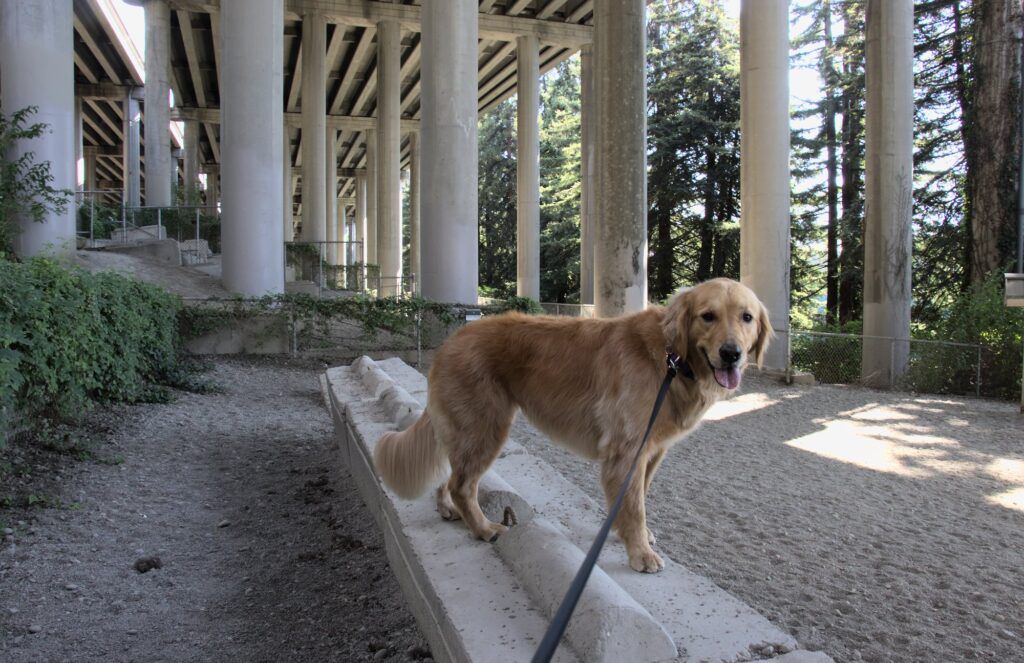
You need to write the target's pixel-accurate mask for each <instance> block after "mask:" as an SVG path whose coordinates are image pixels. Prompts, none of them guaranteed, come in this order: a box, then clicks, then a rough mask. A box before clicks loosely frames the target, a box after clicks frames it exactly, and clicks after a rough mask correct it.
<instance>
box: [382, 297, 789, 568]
mask: <svg viewBox="0 0 1024 663" xmlns="http://www.w3.org/2000/svg"><path fill="white" fill-rule="evenodd" d="M771 335H772V331H771V325H770V323H769V320H768V314H767V311H766V310H765V308H764V306H763V305H762V304H761V302H760V301H758V299H757V297H756V296H755V295H754V293H753V292H751V291H750V290H749V289H748V288H746V287H745V286H743V285H741V284H740V283H738V282H736V281H732V280H729V279H715V280H712V281H708V282H706V283H703V284H701V285H698V286H696V287H694V288H692V289H689V290H687V291H684V292H681V293H679V294H677V295H676V296H675V297H674V298H673V299H672V300H671V301H670V302H669V303H668V305H667V306H665V307H660V306H654V307H650V308H648V309H647V310H645V311H643V312H641V313H636V314H633V315H628V316H624V317H621V318H615V319H608V320H583V319H575V318H559V317H546V316H526V315H521V314H514V313H513V314H506V315H500V316H494V317H488V318H484V319H483V320H480V321H478V322H473V323H470V324H469V325H467V326H466V327H464V328H463V329H461V330H459V331H458V332H457V333H455V334H454V335H453V336H452V337H451V338H450V339H449V340H448V341H447V342H446V343H445V344H444V345H443V346H442V347H441V348H440V349H439V350H438V351H437V353H436V354H435V356H434V361H433V365H432V368H431V370H430V377H429V382H428V385H429V386H428V399H427V408H426V411H425V412H424V413H423V416H421V417H420V419H419V420H418V421H417V422H416V423H415V424H413V426H411V427H410V428H409V429H407V430H405V431H403V432H400V433H388V434H386V435H384V436H383V437H382V438H381V440H380V442H379V443H378V445H377V448H376V452H375V464H376V466H377V470H378V471H379V472H380V474H381V476H382V477H383V479H384V481H385V482H386V483H387V484H388V485H389V486H391V488H392V489H393V490H394V491H395V492H396V493H397V494H399V495H400V496H402V497H406V498H412V497H415V496H417V495H419V494H421V493H422V492H423V491H425V490H426V489H427V488H428V487H429V486H431V485H436V482H438V481H442V480H443V478H444V472H445V470H446V469H447V466H448V465H449V464H450V468H451V475H450V477H449V478H448V480H447V481H446V482H444V483H441V485H440V487H439V488H438V490H437V502H438V509H439V510H440V512H441V515H442V516H443V517H445V518H446V519H454V518H460V517H461V518H462V519H463V520H465V522H466V525H467V526H468V527H469V529H470V530H472V531H473V532H474V533H475V534H476V535H477V536H478V537H480V538H481V539H483V540H485V541H493V540H495V539H496V538H497V537H498V535H499V534H501V532H503V531H504V530H505V527H503V526H502V525H499V524H497V523H492V522H490V521H489V520H487V518H486V517H485V516H484V515H483V513H482V512H481V510H480V506H479V503H478V502H477V484H478V482H479V479H480V477H481V476H482V475H483V473H484V472H486V471H487V468H488V467H490V465H491V463H492V462H494V459H495V458H497V456H498V453H499V451H500V450H501V447H502V445H503V444H504V442H505V438H506V436H507V435H508V431H509V427H510V426H511V425H512V419H513V417H514V416H515V413H516V411H517V410H522V412H523V414H525V415H526V417H527V418H528V419H529V420H530V421H531V422H532V423H533V424H534V425H535V426H536V427H537V428H539V429H540V430H541V431H543V432H544V433H545V434H547V435H548V436H549V437H551V439H552V440H555V441H556V442H559V443H560V444H562V445H564V446H566V447H568V448H570V449H572V450H574V451H576V452H577V453H580V454H582V455H583V456H586V457H588V458H592V459H596V460H599V461H600V463H601V481H602V484H603V487H604V491H605V495H606V496H607V499H608V500H609V502H610V501H611V500H613V499H614V497H615V495H616V494H617V493H618V491H619V488H620V486H621V485H622V482H623V480H624V479H625V477H626V474H627V473H628V472H629V467H630V465H631V463H632V461H633V457H634V455H635V454H636V450H637V448H638V447H639V445H640V441H641V439H642V437H643V434H644V430H645V429H646V427H647V420H648V418H649V417H650V412H651V407H652V406H653V404H654V399H655V395H656V394H657V391H658V387H659V385H660V384H661V381H662V378H663V377H664V373H665V370H666V367H665V356H666V349H671V350H674V351H675V352H676V353H678V354H679V355H680V356H681V357H682V358H683V359H686V360H687V362H688V364H689V366H690V367H691V369H692V371H693V374H694V376H693V379H688V378H686V377H678V378H676V380H675V381H674V382H673V385H672V388H671V390H670V393H669V396H668V397H667V398H666V400H665V405H664V406H663V408H662V410H661V414H660V415H659V416H658V419H657V422H656V424H655V426H654V429H653V431H652V433H651V439H650V441H649V442H648V445H647V447H646V449H645V450H644V452H643V456H642V458H641V460H640V463H639V465H638V467H637V471H636V474H635V475H634V480H633V482H632V483H631V485H630V488H629V490H628V491H627V493H626V496H625V499H624V501H623V506H622V510H621V511H620V513H619V516H618V518H617V519H616V522H615V528H616V531H617V532H618V534H619V538H620V539H622V541H623V542H624V543H625V546H626V550H627V552H628V554H629V563H630V566H632V567H633V568H634V569H636V570H637V571H645V572H655V571H658V570H660V569H661V568H662V567H663V566H664V563H663V562H662V560H661V558H660V557H659V556H658V554H657V553H655V552H654V550H653V548H652V547H651V544H653V543H654V537H653V536H652V535H651V533H650V531H649V530H648V529H647V524H646V517H645V513H644V496H645V494H646V493H647V490H648V488H649V487H650V484H651V479H652V478H653V476H654V472H655V470H657V468H658V464H659V463H661V460H662V458H663V457H664V455H665V452H666V451H668V449H669V448H670V447H671V446H672V445H673V444H675V443H676V442H678V441H679V440H680V439H682V437H683V436H685V435H686V434H687V433H688V432H690V431H691V430H693V429H694V428H695V427H696V426H697V424H698V423H699V422H700V420H701V417H703V415H704V413H705V412H706V411H707V409H708V408H709V407H710V406H711V405H712V404H713V403H715V402H716V401H717V400H719V399H720V398H722V397H723V396H725V395H727V394H728V393H729V392H730V391H731V389H730V387H731V388H735V387H736V386H737V385H738V383H739V374H740V373H739V372H740V371H742V370H743V368H744V366H745V365H746V363H747V360H748V357H754V358H756V360H757V362H758V363H759V364H760V361H761V357H762V355H763V353H764V350H765V348H766V346H767V343H768V340H769V338H770V337H771ZM716 369H718V370H717V371H716ZM723 381H724V382H725V386H723V385H722V382H723Z"/></svg>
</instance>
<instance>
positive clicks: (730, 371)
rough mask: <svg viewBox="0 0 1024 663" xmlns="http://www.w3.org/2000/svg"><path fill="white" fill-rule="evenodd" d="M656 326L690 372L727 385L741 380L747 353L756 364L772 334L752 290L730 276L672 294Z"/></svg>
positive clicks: (737, 383)
mask: <svg viewBox="0 0 1024 663" xmlns="http://www.w3.org/2000/svg"><path fill="white" fill-rule="evenodd" d="M661 326H662V331H663V332H664V334H665V342H666V344H667V345H668V347H669V348H671V349H672V350H674V351H675V352H676V353H677V354H678V355H679V356H680V357H682V358H683V359H685V360H686V361H687V362H688V363H689V364H690V366H691V367H692V368H693V369H694V372H695V373H697V374H699V375H711V376H713V377H714V379H715V381H716V382H717V383H718V384H719V385H720V386H722V387H723V388H725V389H730V390H732V389H735V388H736V387H738V386H739V385H740V378H741V375H742V372H743V369H744V368H745V367H746V365H747V362H748V361H749V360H750V357H751V356H753V357H754V360H755V361H756V362H757V365H758V366H761V363H762V360H763V358H764V351H765V349H766V348H767V347H768V341H769V339H771V337H772V336H774V333H773V332H772V325H771V321H770V320H769V319H768V311H767V309H765V307H764V305H763V304H762V303H761V301H760V300H759V299H758V298H757V295H755V294H754V293H753V291H751V290H750V288H748V287H746V286H745V285H743V284H742V283H740V282H738V281H733V280H732V279H714V280H711V281H706V282H704V283H701V284H700V285H698V286H695V287H693V288H690V289H688V290H685V291H682V292H680V293H679V294H677V295H675V296H674V297H673V298H672V300H671V301H670V302H669V303H668V306H667V307H665V311H664V317H663V318H662V322H661ZM703 366H706V367H707V368H706V369H702V367H703Z"/></svg>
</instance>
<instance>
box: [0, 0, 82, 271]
mask: <svg viewBox="0 0 1024 663" xmlns="http://www.w3.org/2000/svg"><path fill="white" fill-rule="evenodd" d="M72 17H73V10H72V6H71V3H70V2H67V1H66V0H24V1H23V2H0V69H2V70H3V107H2V108H3V112H4V114H5V115H7V116H8V117H10V116H11V115H13V114H14V113H15V112H17V111H19V110H21V109H23V108H26V107H28V106H35V107H37V108H38V111H36V113H35V114H33V115H29V116H28V117H27V118H26V124H28V125H31V124H37V123H40V124H45V125H46V131H45V132H43V134H42V135H41V136H39V137H38V138H33V139H29V140H19V141H17V142H15V143H14V145H12V146H11V149H10V151H9V153H8V154H6V155H4V156H5V157H6V158H8V159H12V160H16V159H19V158H21V156H22V155H23V154H25V153H27V152H32V153H34V155H35V156H34V159H33V161H34V163H37V164H41V163H43V162H46V161H49V162H50V174H51V175H52V176H53V181H52V182H51V185H52V186H53V187H54V188H56V189H74V188H75V145H74V142H75V128H74V124H75V86H74V53H73V52H72V45H73V44H74V34H73V28H72ZM43 219H44V220H43V222H42V223H36V222H34V221H33V220H32V218H31V216H30V215H24V214H19V215H17V217H16V223H17V226H18V228H19V229H20V232H18V233H17V234H16V236H15V237H14V241H13V244H14V245H13V248H14V252H15V254H17V255H18V256H21V257H26V258H27V257H29V256H34V255H38V254H40V253H49V254H54V255H67V254H73V253H74V251H75V203H74V200H68V204H67V208H66V209H65V211H64V212H60V213H57V212H52V211H48V212H47V213H46V214H45V215H44V216H43Z"/></svg>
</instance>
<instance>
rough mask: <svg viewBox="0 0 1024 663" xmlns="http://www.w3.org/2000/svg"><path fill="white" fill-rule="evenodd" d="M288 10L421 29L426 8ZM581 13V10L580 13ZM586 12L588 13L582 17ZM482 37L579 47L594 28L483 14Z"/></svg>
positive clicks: (304, 3)
mask: <svg viewBox="0 0 1024 663" xmlns="http://www.w3.org/2000/svg"><path fill="white" fill-rule="evenodd" d="M170 1H171V4H172V5H173V6H175V7H178V8H182V9H186V8H187V9H192V10H193V11H206V12H216V11H219V8H220V5H221V2H220V0H170ZM285 11H286V13H287V14H288V17H289V18H291V19H298V18H300V17H302V16H304V15H305V14H307V13H310V12H316V13H319V14H323V15H324V16H325V17H327V20H329V21H331V22H332V23H342V24H345V25H358V26H360V27H375V26H376V25H377V24H378V23H380V22H381V21H397V22H398V23H399V24H400V25H401V26H402V28H403V29H406V30H410V31H412V32H421V31H422V25H423V11H424V10H423V8H421V7H418V6H416V5H397V4H388V3H383V2H363V1H362V0H288V1H287V2H286V4H285ZM577 13H578V12H577ZM583 15H586V12H584V13H583V14H581V16H583ZM477 24H478V26H479V36H480V38H481V39H492V40H496V41H515V40H516V38H518V37H526V36H529V37H535V38H536V39H537V40H538V41H539V42H541V43H542V44H558V45H560V46H566V47H570V48H579V47H581V46H583V44H589V43H590V42H591V41H593V28H592V27H591V26H589V25H579V24H577V23H574V22H571V21H570V22H568V23H563V22H561V21H545V20H537V19H533V18H521V17H518V16H499V15H495V14H487V13H480V14H479V15H478V18H477Z"/></svg>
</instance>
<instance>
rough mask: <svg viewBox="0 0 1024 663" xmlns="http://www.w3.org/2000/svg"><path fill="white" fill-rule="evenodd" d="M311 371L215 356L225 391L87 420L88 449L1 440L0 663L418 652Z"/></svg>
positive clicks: (365, 656) (424, 654) (421, 645)
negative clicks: (85, 456)
mask: <svg viewBox="0 0 1024 663" xmlns="http://www.w3.org/2000/svg"><path fill="white" fill-rule="evenodd" d="M322 371H323V367H322V364H320V363H319V362H316V363H312V362H297V361H289V360H274V359H253V358H237V359H217V360H216V361H214V362H213V369H212V371H211V372H210V373H209V374H208V375H207V377H208V378H210V379H211V380H212V381H214V382H215V383H217V384H218V385H221V386H222V387H223V388H224V393H219V394H207V395H198V394H189V393H178V394H177V400H176V401H175V402H173V403H170V404H162V405H155V404H153V405H138V406H130V407H129V406H119V407H115V408H111V409H105V410H102V411H99V412H96V413H94V414H92V415H90V416H89V417H88V419H87V421H86V422H85V423H84V424H83V425H82V426H81V427H79V428H78V429H77V433H78V434H80V435H82V436H85V437H88V438H90V439H91V440H92V443H91V444H90V445H89V446H90V455H91V456H92V457H93V460H86V461H82V460H79V459H76V458H75V457H74V456H75V455H76V454H67V453H63V454H58V453H54V452H51V451H39V450H38V448H36V447H25V446H23V445H12V446H11V447H10V448H9V449H7V450H6V451H4V452H0V462H3V466H2V469H0V472H2V473H3V475H2V478H0V498H3V497H5V496H6V497H10V498H12V499H11V501H13V502H14V503H15V506H6V507H4V508H0V532H2V537H3V538H2V542H0V660H2V661H4V662H5V663H21V662H28V661H103V662H105V663H111V662H117V661H146V662H147V663H149V662H156V661H230V660H237V661H363V660H367V661H369V660H375V661H380V660H384V661H411V660H423V661H428V662H429V661H430V660H431V659H430V658H429V656H430V652H429V649H428V645H427V643H426V641H425V640H424V639H423V637H422V636H421V635H420V633H419V631H418V630H417V628H416V625H415V622H414V620H413V618H412V615H411V614H410V613H409V611H408V608H407V607H406V605H405V601H404V600H403V598H402V594H401V592H400V590H399V587H398V584H397V582H396V581H395V580H394V577H393V575H392V573H391V569H390V568H389V566H388V564H387V561H386V558H385V555H384V551H383V549H382V543H381V537H380V534H379V532H378V530H377V526H376V523H375V522H374V520H373V518H372V516H371V514H370V513H369V512H368V511H367V509H366V507H365V505H364V504H363V503H362V501H361V500H360V498H359V496H358V494H357V493H356V491H355V488H354V487H353V486H352V483H351V480H350V477H349V476H348V475H347V473H346V471H345V470H343V469H341V468H340V467H339V463H338V462H337V457H336V452H334V451H333V447H334V441H333V435H332V430H333V428H332V423H331V421H330V419H329V417H328V415H327V412H326V410H325V408H324V406H323V401H322V399H321V396H320V391H319V384H318V377H319V375H320V374H321V373H322ZM77 455H81V453H80V452H79V453H78V454H77ZM30 495H31V496H34V499H35V500H36V501H39V500H43V501H45V503H46V504H48V505H49V506H48V507H47V508H41V507H40V506H34V507H24V506H19V505H22V504H24V502H25V501H26V499H27V498H28V496H30ZM153 558H158V559H159V563H160V566H159V568H153V569H151V570H148V572H146V573H141V572H140V571H139V570H138V568H146V565H151V564H152V563H153V562H155V560H154V559H153ZM140 565H141V566H140ZM137 567H138V568H137Z"/></svg>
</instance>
